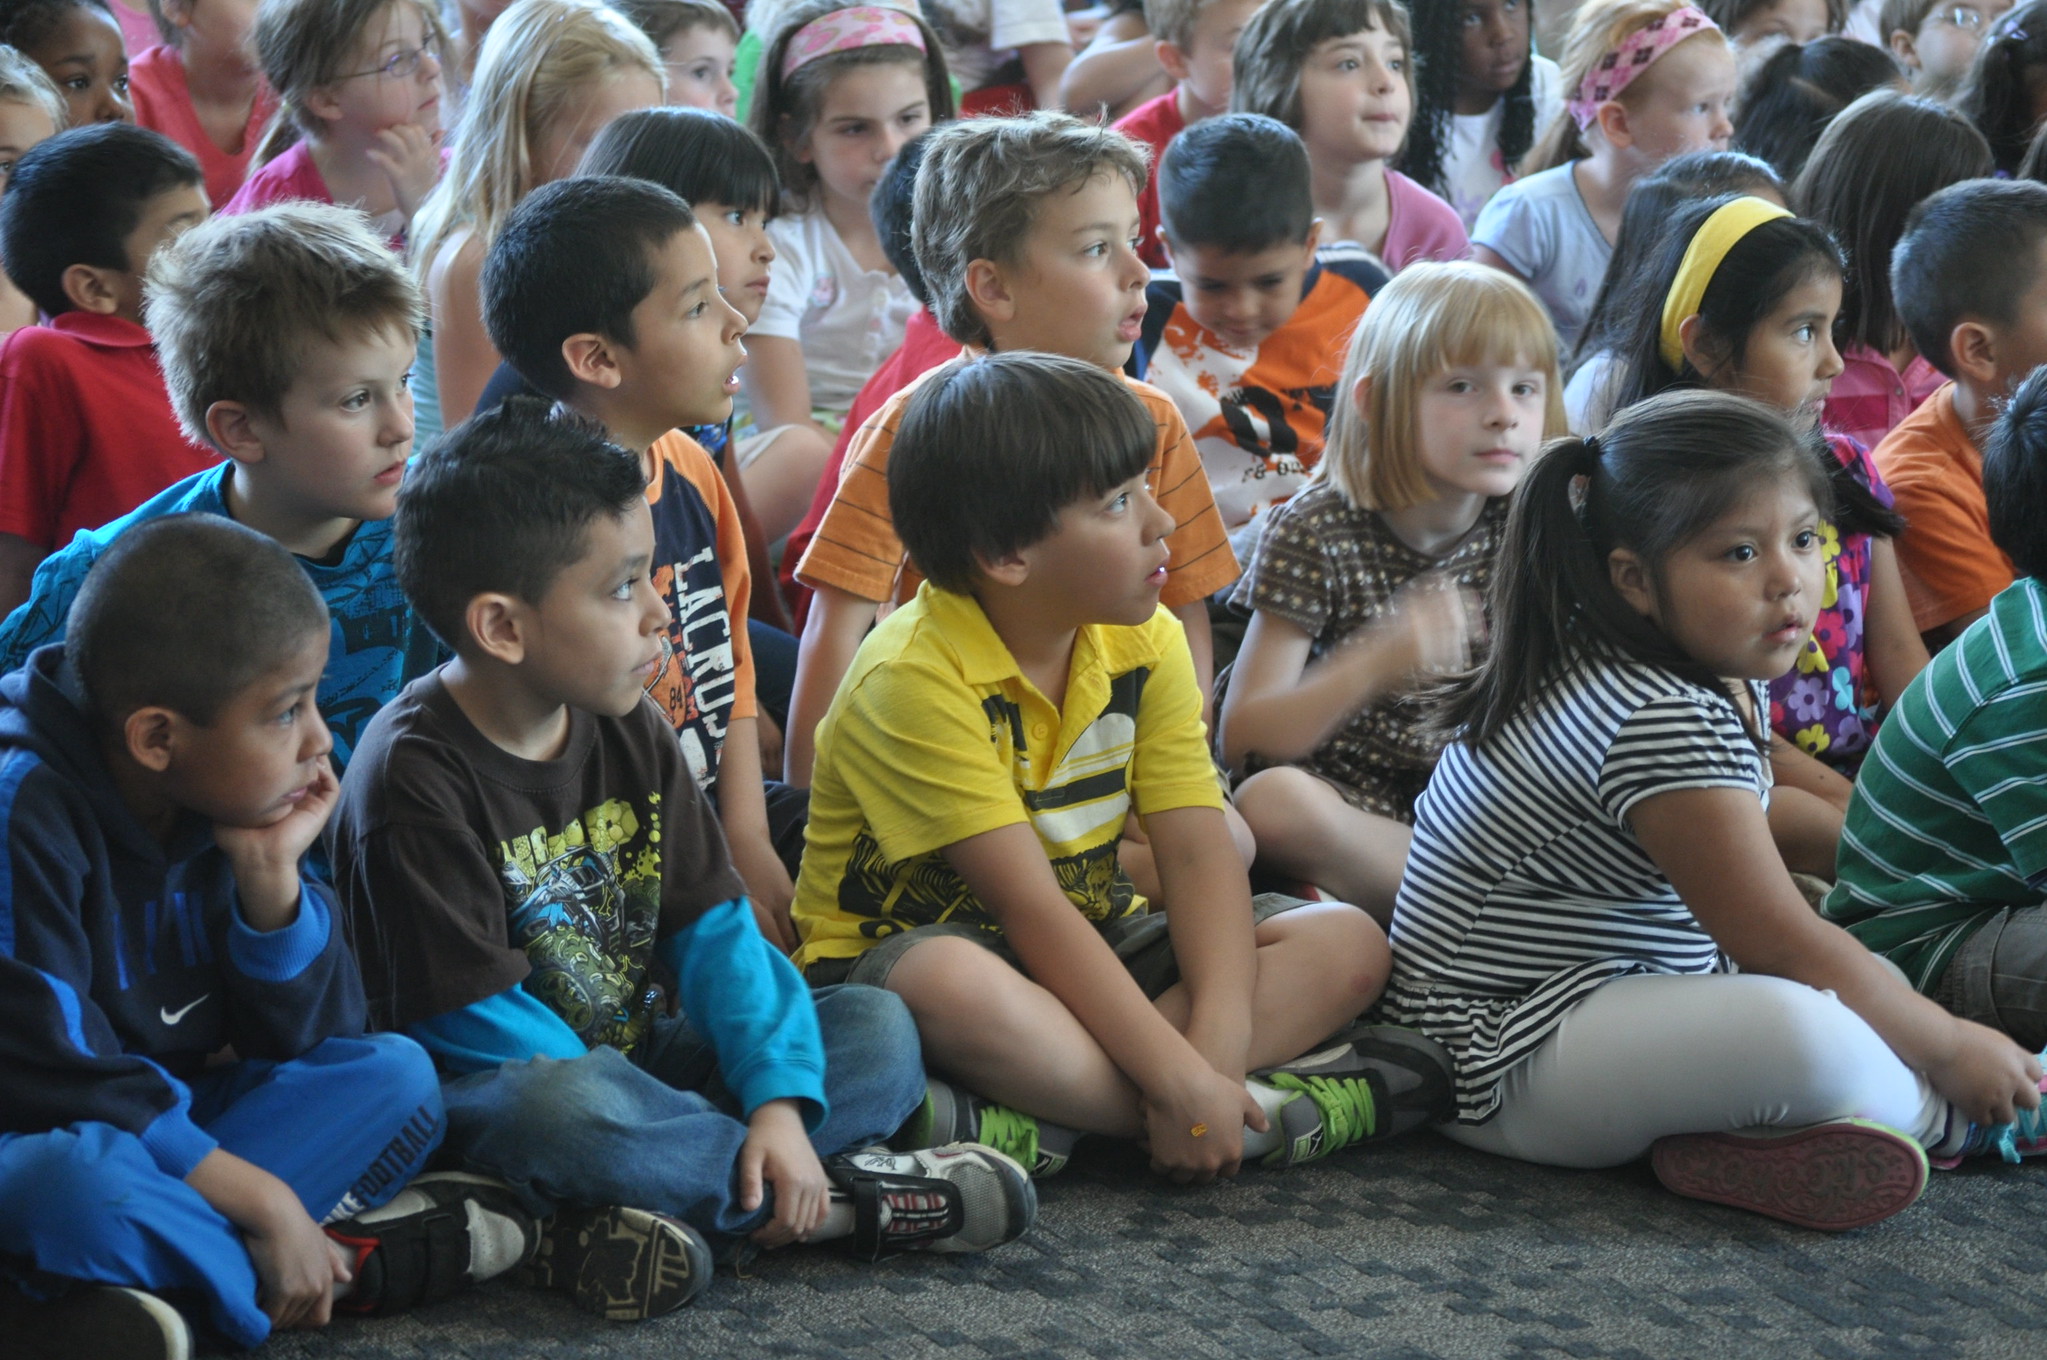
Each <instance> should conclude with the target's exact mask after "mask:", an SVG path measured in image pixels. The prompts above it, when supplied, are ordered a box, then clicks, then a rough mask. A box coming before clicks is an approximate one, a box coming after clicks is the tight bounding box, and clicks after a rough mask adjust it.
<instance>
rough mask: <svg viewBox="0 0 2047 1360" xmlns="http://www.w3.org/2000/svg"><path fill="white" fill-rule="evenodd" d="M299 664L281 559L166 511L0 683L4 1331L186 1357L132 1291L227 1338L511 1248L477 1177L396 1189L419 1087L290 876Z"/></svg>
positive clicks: (407, 1159)
mask: <svg viewBox="0 0 2047 1360" xmlns="http://www.w3.org/2000/svg"><path fill="white" fill-rule="evenodd" d="M326 661H327V609H326V606H325V605H324V604H323V603H322V602H321V599H320V596H319V593H318V592H317V591H315V590H314V589H313V587H312V585H311V584H310V583H309V582H308V581H307V580H306V577H305V575H304V573H303V572H301V571H300V570H299V568H298V566H297V564H296V563H295V562H294V561H293V559H292V556H291V554H290V553H288V552H286V551H285V550H284V549H283V548H282V547H280V546H278V545H277V544H276V543H275V542H273V541H271V540H270V539H268V538H265V537H264V536H263V535H261V534H258V533H256V532H254V531H252V530H249V529H245V528H242V527H240V526H238V525H236V524H233V523H231V522H230V521H227V520H224V519H220V518H218V517H214V516H206V515H184V516H172V517H168V518H165V519H161V520H157V521H155V522H153V523H150V524H146V525H142V526H139V527H137V528H136V529H134V530H133V531H131V532H130V533H128V534H125V535H123V536H122V538H121V539H120V540H119V541H118V542H117V543H115V544H114V545H113V546H112V547H111V548H109V549H108V550H107V552H106V553H105V554H104V555H103V556H102V557H101V558H100V560H99V562H98V564H97V565H96V566H95V567H94V569H93V570H92V572H91V573H90V574H89V575H88V576H87V577H86V580H85V584H84V587H83V589H81V590H80V592H79V595H78V599H77V602H76V603H75V604H74V605H73V607H72V610H71V616H70V626H69V638H68V641H67V642H66V643H64V644H61V645H57V646H51V647H45V648H42V649H41V650H39V651H37V652H35V653H34V654H33V655H32V656H31V657H30V658H29V661H28V664H27V665H26V666H25V667H24V668H22V669H21V670H18V671H16V672H14V673H13V674H12V675H9V676H7V677H6V679H5V680H4V681H0V1277H4V1278H0V1334H6V1335H9V1336H11V1337H13V1338H16V1339H18V1340H19V1341H20V1343H21V1344H22V1345H24V1346H26V1347H27V1348H28V1349H29V1352H30V1353H31V1354H38V1353H47V1354H50V1355H63V1356H85V1355H91V1356H95V1357H100V1356H177V1355H181V1354H184V1353H186V1352H187V1351H188V1350H189V1346H190V1337H189V1333H188V1330H187V1327H186V1324H185V1323H184V1321H183V1320H182V1318H181V1316H180V1314H179V1313H178V1312H177V1311H175V1310H174V1309H173V1308H172V1307H171V1306H170V1304H169V1303H167V1302H166V1300H165V1299H163V1298H159V1297H157V1295H158V1294H167V1295H169V1296H170V1298H171V1299H172V1300H174V1301H175V1302H177V1303H178V1304H180V1305H185V1304H187V1303H189V1304H191V1305H193V1306H194V1307H196V1308H197V1309H199V1310H201V1312H202V1315H203V1317H204V1318H205V1319H206V1320H207V1321H210V1322H211V1323H212V1325H213V1326H214V1327H215V1328H217V1329H218V1331H219V1332H220V1333H221V1334H223V1335H224V1336H225V1337H226V1338H227V1339H228V1340H229V1341H232V1342H234V1343H237V1344H239V1345H243V1346H252V1345H255V1344H256V1343H258V1342H260V1341H262V1340H263V1339H264V1337H265V1336H267V1335H268V1334H269V1332H270V1330H271V1328H272V1327H273V1326H285V1327H291V1326H318V1325H321V1324H324V1323H325V1322H326V1321H327V1320H328V1316H329V1313H330V1311H331V1310H332V1309H333V1308H334V1307H335V1306H336V1300H337V1298H342V1299H345V1300H346V1301H345V1302H344V1303H343V1304H342V1305H341V1306H343V1307H345V1308H352V1309H354V1310H358V1311H386V1310H388V1309H390V1308H393V1307H399V1306H404V1305H405V1304H408V1303H412V1302H418V1301H421V1300H422V1299H423V1298H425V1297H429V1296H432V1295H433V1294H436V1293H443V1292H446V1290H447V1288H449V1287H452V1285H454V1284H456V1283H460V1282H461V1281H462V1280H463V1279H466V1278H478V1277H480V1276H481V1275H484V1274H489V1273H494V1272H495V1271H496V1270H497V1269H502V1268H504V1267H506V1266H509V1265H511V1264H513V1263H514V1262H516V1261H517V1260H518V1259H519V1258H520V1257H522V1256H524V1255H526V1254H527V1253H528V1251H529V1250H530V1249H531V1248H532V1246H533V1243H532V1240H531V1238H532V1231H533V1229H532V1224H531V1222H530V1220H527V1219H526V1218H524V1216H523V1215H521V1214H520V1212H519V1211H518V1209H517V1206H516V1204H515V1203H514V1202H512V1201H511V1200H510V1198H509V1196H508V1193H507V1192H506V1191H504V1190H503V1189H502V1188H498V1189H496V1190H495V1191H493V1190H492V1189H491V1188H490V1187H487V1186H484V1185H482V1184H480V1183H477V1182H476V1181H475V1180H474V1178H469V1179H465V1180H460V1181H454V1182H443V1183H440V1184H438V1185H435V1186H431V1187H428V1188H423V1189H416V1190H411V1191H406V1192H405V1198H404V1199H403V1200H402V1201H401V1200H400V1199H398V1198H395V1197H397V1196H398V1195H399V1192H400V1191H401V1189H403V1187H405V1185H406V1182H407V1181H408V1180H410V1179H411V1177H412V1173H413V1172H414V1171H416V1170H418V1169H419V1167H420V1166H421V1165H422V1164H423V1163H424V1160H425V1158H426V1157H427V1155H428V1154H429V1153H430V1152H432V1151H433V1149H434V1147H435V1146H436V1145H437V1144H438V1143H439V1142H440V1140H441V1135H442V1125H443V1110H442V1105H441V1100H440V1092H439V1090H438V1088H437V1086H436V1083H435V1081H434V1073H433V1067H432V1064H431V1062H430V1061H429V1060H428V1058H427V1056H426V1054H425V1053H423V1052H422V1051H421V1050H420V1048H419V1047H418V1045H416V1044H414V1043H412V1042H411V1041H410V1040H407V1039H404V1038H401V1037H399V1036H396V1035H388V1034H379V1035H365V1034H364V1033H363V1020H364V1004H363V995H362V983H361V980H360V977H359V975H358V973H357V971H356V967H355V962H354V960H353V958H352V957H351V956H350V954H349V952H348V950H347V948H346V945H345V944H344V942H343V939H342V932H341V930H340V923H339V921H338V920H337V919H336V917H335V913H334V910H333V908H332V906H331V904H330V901H329V898H328V896H327V893H326V891H325V890H324V889H322V888H320V887H319V886H317V885H316V884H314V883H312V882H310V881H308V880H306V879H304V878H302V877H301V874H300V867H299V861H300V857H301V856H302V855H303V854H304V852H305V851H306V849H307V848H308V847H309V846H310V845H312V843H313V841H314V838H315V837H316V836H317V835H318V834H319V832H320V828H321V826H322V825H323V824H324V823H325V822H326V820H327V814H328V812H329V811H330V810H331V809H332V807H333V805H334V801H335V798H336V796H337V794H338V791H339V790H338V787H337V784H336V781H335V778H334V773H333V771H332V769H331V767H330V766H329V764H328V760H327V753H328V751H329V749H330V748H331V746H332V745H333V742H332V740H331V739H330V738H329V736H328V734H327V728H326V725H325V724H324V723H323V722H322V721H321V720H320V715H319V711H318V710H317V709H316V708H315V707H314V691H315V688H316V687H317V685H318V682H319V678H320V672H321V669H322V667H324V666H325V664H326ZM378 1206H386V1207H385V1208H384V1209H381V1210H380V1209H379V1208H378ZM343 1220H353V1221H343ZM323 1221H324V1222H328V1223H330V1224H332V1225H333V1227H332V1229H331V1231H329V1232H323V1231H322V1229H321V1227H320V1224H321V1223H322V1222H323ZM471 1228H488V1229H490V1230H491V1231H488V1232H479V1233H476V1234H475V1235H474V1238H473V1240H472V1234H471V1232H470V1229H471ZM493 1236H495V1238H496V1240H495V1242H494V1244H486V1243H485V1242H484V1240H483V1239H485V1238H488V1237H493ZM493 1252H495V1259H494V1260H487V1259H485V1258H489V1257H491V1256H492V1255H493ZM429 1276H431V1277H433V1278H432V1279H431V1281H430V1280H429V1278H428V1277H429ZM80 1284H92V1285H100V1286H113V1288H98V1289H90V1288H88V1289H80V1288H78V1287H76V1286H78V1285H80ZM143 1291H147V1292H143Z"/></svg>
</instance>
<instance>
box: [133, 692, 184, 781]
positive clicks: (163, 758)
mask: <svg viewBox="0 0 2047 1360" xmlns="http://www.w3.org/2000/svg"><path fill="white" fill-rule="evenodd" d="M177 723H178V717H177V714H175V713H173V712H171V711H170V710H169V709H167V708H138V709H136V710H135V711H134V712H133V713H130V714H129V715H128V720H127V721H126V722H124V723H122V724H121V745H122V746H123V747H125V748H126V750H127V752H128V758H129V759H130V760H132V761H134V762H135V763H136V764H137V765H140V766H141V767H142V768H143V769H145V770H151V771H154V772H155V773H157V774H162V773H163V772H164V771H165V770H168V769H169V768H170V767H171V750H172V747H173V746H174V745H175V744H176V743H175V731H176V728H177Z"/></svg>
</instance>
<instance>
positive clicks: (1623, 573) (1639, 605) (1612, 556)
mask: <svg viewBox="0 0 2047 1360" xmlns="http://www.w3.org/2000/svg"><path fill="white" fill-rule="evenodd" d="M1606 575H1607V579H1608V580H1610V581H1612V582H1613V588H1614V591H1615V593H1617V594H1618V595H1619V596H1620V597H1621V598H1622V599H1623V600H1625V601H1627V604H1628V607H1629V608H1630V609H1632V610H1634V611H1635V612H1636V613H1637V614H1641V615H1643V616H1644V617H1646V618H1651V619H1654V618H1655V617H1656V592H1655V591H1654V590H1652V589H1651V588H1650V585H1649V569H1648V568H1647V567H1645V566H1643V565H1642V559H1641V558H1639V557H1637V556H1635V552H1634V549H1632V548H1615V549H1614V550H1613V551H1612V552H1610V553H1608V554H1607V555H1606Z"/></svg>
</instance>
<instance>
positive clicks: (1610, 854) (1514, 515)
mask: <svg viewBox="0 0 2047 1360" xmlns="http://www.w3.org/2000/svg"><path fill="white" fill-rule="evenodd" d="M1831 499H1832V497H1831V484H1830V480H1829V478H1828V476H1827V473H1826V471H1825V470H1824V469H1823V468H1822V467H1821V466H1820V463H1819V459H1818V458H1817V456H1816V455H1815V454H1814V453H1813V451H1812V450H1811V447H1810V445H1809V444H1808V443H1807V442H1805V441H1804V440H1803V439H1801V438H1800V436H1799V434H1798V433H1797V431H1796V430H1794V428H1793V427H1792V425H1791V424H1790V423H1789V422H1788V421H1786V420H1785V419H1784V417H1783V416H1781V415H1779V414H1777V413H1776V412H1774V411H1772V410H1770V409H1768V408H1767V407H1764V406H1762V405H1760V404H1758V403H1755V402H1752V401H1749V400H1747V399H1745V398H1740V397H1735V396H1732V395H1727V394H1722V393H1712V392H1702V391H1687V392H1674V393H1669V394H1666V395H1664V396H1659V397H1655V398H1651V399H1650V400H1648V401H1646V402H1643V403H1641V404H1639V405H1636V406H1634V407H1631V408H1629V409H1628V410H1626V411H1624V412H1622V413H1621V414H1620V415H1619V416H1618V417H1616V418H1615V420H1614V421H1613V423H1612V424H1611V425H1610V426H1609V427H1608V429H1607V430H1606V432H1605V433H1604V434H1603V435H1601V436H1600V437H1598V438H1596V439H1584V440H1579V439H1568V440H1564V441H1561V442H1559V443H1557V444H1554V445H1552V446H1550V448H1549V449H1548V450H1547V451H1546V452H1545V453H1544V454H1543V456H1542V457H1541V458H1540V459H1539V460H1538V461H1537V463H1536V465H1535V467H1534V468H1533V469H1532V470H1531V472H1530V473H1529V475H1528V477H1527V478H1526V479H1525V480H1524V481H1523V483H1522V485H1521V488H1520V490H1519V492H1518V493H1517V494H1516V497H1515V501H1514V504H1513V508H1512V510H1511V512H1510V515H1509V519H1508V524H1507V531H1506V539H1505V542H1504V544H1503V547H1502V550H1501V559H1500V560H1501V562H1502V563H1511V564H1512V568H1511V569H1510V570H1503V571H1501V572H1500V573H1498V574H1496V575H1495V576H1494V577H1493V583H1492V608H1491V618H1492V623H1493V630H1494V631H1493V644H1492V650H1491V652H1490V653H1489V654H1488V656H1487V658H1486V660H1485V661H1484V662H1483V663H1482V664H1481V665H1480V666H1479V667H1478V668H1477V669H1476V670H1475V671H1473V672H1470V673H1469V674H1468V675H1466V676H1465V677H1463V678H1462V679H1460V680H1459V681H1458V682H1457V683H1456V684H1455V685H1454V686H1453V687H1452V688H1451V689H1450V690H1449V692H1448V693H1447V695H1446V696H1445V699H1444V702H1443V705H1442V707H1441V708H1440V710H1439V712H1440V714H1441V718H1440V721H1441V722H1442V724H1443V726H1444V728H1445V730H1446V731H1449V732H1452V733H1455V734H1456V736H1457V740H1456V741H1455V742H1454V743H1453V744H1451V745H1450V746H1449V747H1448V749H1447V750H1446V751H1445V753H1444V755H1443V757H1442V759H1441V761H1440V762H1439V763H1438V765H1437V767H1436V771H1435V774H1434V776H1433V777H1432V778H1431V779H1430V781H1429V785H1428V788H1427V789H1426V790H1425V791H1424V792H1423V794H1422V797H1421V799H1420V801H1419V803H1418V804H1417V807H1416V816H1415V829H1414V841H1413V845H1412V848H1411V850H1410V852H1409V856H1408V862H1407V873H1406V877H1405V879H1404V881H1403V883H1402V885H1401V888H1400V894H1399V898H1398V900H1397V903H1396V905H1395V908H1394V919H1393V930H1392V941H1393V950H1394V971H1393V979H1392V982H1391V984H1390V985H1389V987H1388V989H1387V992H1386V996H1385V999H1384V1001H1383V1002H1382V1005H1383V1007H1384V1009H1385V1010H1386V1011H1387V1012H1388V1015H1389V1018H1391V1019H1393V1020H1394V1021H1396V1022H1398V1023H1405V1024H1411V1025H1414V1026H1416V1027H1418V1028H1420V1029H1421V1030H1422V1031H1424V1032H1425V1033H1426V1034H1428V1035H1429V1037H1431V1038H1433V1039H1435V1040H1437V1041H1438V1042H1439V1043H1441V1044H1443V1045H1444V1046H1445V1047H1446V1048H1447V1049H1448V1050H1449V1051H1450V1053H1451V1054H1452V1057H1453V1059H1454V1062H1455V1066H1456V1069H1457V1091H1458V1114H1457V1119H1456V1122H1455V1123H1453V1124H1451V1125H1448V1126H1446V1128H1445V1132H1447V1133H1448V1134H1449V1136H1450V1137H1452V1138H1453V1139H1455V1140H1456V1141H1458V1142H1460V1143H1464V1144H1466V1145H1468V1146H1471V1147H1475V1148H1479V1149H1482V1150H1484V1151H1488V1152H1495V1153H1499V1154H1501V1155H1504V1156H1511V1157H1519V1158H1522V1159H1524V1160H1527V1161H1533V1162H1541V1163H1546V1164H1549V1165H1555V1166H1573V1167H1597V1166H1614V1165H1619V1164H1621V1163H1624V1162H1629V1161H1632V1160H1634V1159H1635V1158H1637V1157H1640V1156H1642V1155H1643V1154H1644V1153H1653V1161H1654V1164H1655V1168H1656V1172H1657V1174H1658V1176H1659V1177H1660V1178H1661V1179H1662V1180H1663V1182H1664V1184H1665V1185H1667V1186H1669V1187H1670V1188H1671V1189H1673V1190H1676V1191H1677V1192H1678V1193H1680V1194H1686V1195H1691V1196H1694V1197H1697V1198H1701V1199H1709V1200H1715V1201H1719V1202H1721V1203H1726V1204H1733V1205H1737V1206H1740V1207H1742V1208H1746V1209H1752V1210H1755V1211H1758V1212H1761V1213H1765V1214H1770V1215H1772V1216H1774V1217H1777V1218H1782V1219H1785V1220H1788V1221H1790V1222H1793V1223H1799V1224H1803V1225H1806V1226H1809V1227H1815V1228H1826V1229H1840V1228H1850V1227H1858V1226H1861V1225H1863V1224H1866V1223H1873V1222H1875V1221H1877V1220H1879V1219H1882V1218H1885V1217H1888V1216H1889V1215H1891V1214H1894V1213H1896V1212H1898V1211H1899V1210H1901V1209H1903V1208H1905V1207H1906V1206H1907V1205H1909V1204H1911V1203H1912V1201H1913V1200H1914V1199H1916V1198H1917V1197H1918V1194H1919V1191H1920V1189H1921V1188H1922V1187H1923V1185H1924V1183H1925V1177H1926V1167H1927V1164H1928V1162H1927V1159H1928V1154H1931V1155H1932V1156H1933V1157H1934V1158H1936V1159H1937V1161H1939V1162H1941V1163H1943V1164H1947V1163H1950V1162H1951V1161H1952V1160H1953V1159H1957V1158H1959V1157H1960V1156H1962V1155H1965V1154H1967V1153H1970V1152H1975V1151H1981V1150H1985V1149H1987V1148H1989V1147H1991V1146H1994V1145H1996V1144H1997V1143H1998V1141H1999V1134H2000V1132H2001V1130H2000V1128H1999V1127H1998V1126H2001V1125H2005V1124H2009V1123H2011V1122H2013V1121H2014V1120H2015V1119H2021V1118H2023V1119H2024V1121H2025V1122H2024V1123H2023V1124H2022V1127H2021V1130H2020V1132H2021V1134H2022V1135H2023V1136H2027V1137H2033V1136H2035V1135H2036V1134H2037V1129H2036V1128H2035V1127H2034V1124H2033V1117H2032V1115H2031V1111H2033V1110H2034V1108H2035V1107H2037V1106H2038V1105H2039V1101H2040V1094H2039V1088H2040V1078H2041V1070H2040V1066H2039V1064H2038V1063H2037V1062H2035V1061H2034V1060H2033V1059H2032V1058H2031V1057H2029V1056H2028V1055H2027V1054H2026V1053H2025V1051H2024V1050H2022V1049H2020V1048H2019V1047H2018V1046H2017V1045H2015V1044H2014V1043H2012V1042H2011V1041H2010V1040H2009V1039H2007V1038H2005V1037H2004V1036H2003V1035H2001V1034H1998V1033H1996V1032H1995V1031H1993V1030H1990V1029H1987V1028H1985V1027H1983V1026H1981V1025H1976V1024H1972V1023H1970V1022H1968V1021H1964V1020H1959V1019H1957V1018H1956V1017H1954V1016H1951V1015H1949V1014H1947V1013H1946V1012H1945V1011H1943V1010H1942V1009H1941V1008H1940V1007H1939V1006H1936V1005H1934V1004H1933V1003H1932V1002H1930V1001H1928V1000H1926V999H1925V998H1923V997H1921V996H1919V995H1918V994H1917V993H1915V992H1913V991H1912V989H1911V988H1910V987H1908V986H1906V984H1905V983H1904V981H1903V979H1902V978H1900V977H1899V976H1898V975H1897V974H1896V973H1895V971H1893V970H1891V969H1889V968H1887V967H1886V966H1885V965H1884V964H1883V963H1882V962H1880V961H1879V960H1877V959H1876V958H1875V957H1874V956H1873V955H1871V954H1870V953H1869V952H1868V951H1867V950H1865V949H1864V948H1863V947H1862V946H1861V945H1860V944H1858V943H1857V942H1856V941H1855V940H1854V939H1853V938H1851V937H1850V936H1849V935H1848V934H1846V933H1845V932H1844V931H1842V930H1840V929H1839V928H1838V927H1835V926H1833V925H1830V924H1828V923H1827V922H1825V921H1822V920H1821V919H1820V918H1819V917H1818V916H1816V915H1815V914H1814V913H1813V912H1812V910H1811V909H1810V908H1809V907H1807V906H1806V904H1805V901H1804V899H1803V898H1802V897H1801V896H1800V894H1799V891H1798V889H1797V888H1796V887H1795V886H1794V885H1793V883H1792V881H1791V877H1790V875H1789V873H1788V872H1787V871H1786V869H1785V868H1784V864H1783V860H1782V858H1781V857H1780V856H1779V853H1778V851H1777V848H1776V845H1775V843H1774V841H1773V839H1772V835H1771V826H1770V822H1769V816H1768V812H1769V794H1770V774H1769V768H1770V767H1769V759H1768V754H1767V752H1768V745H1767V743H1768V737H1769V726H1768V716H1767V715H1768V712H1769V707H1768V703H1769V701H1768V697H1767V690H1766V686H1767V683H1768V682H1769V681H1770V680H1771V679H1773V678H1775V677H1776V676H1777V675H1779V674H1780V673H1782V672H1783V671H1785V670H1787V669H1789V668H1790V666H1791V665H1792V663H1793V661H1794V660H1795V659H1796V657H1797V655H1798V651H1799V648H1800V647H1801V646H1802V645H1803V643H1804V640H1805V637H1806V635H1807V633H1808V632H1809V631H1810V630H1811V627H1812V618H1813V613H1814V610H1815V609H1816V608H1817V607H1818V602H1819V599H1820V596H1821V592H1822V582H1823V579H1824V576H1823V555H1822V544H1821V536H1820V527H1819V526H1820V523H1821V520H1822V517H1823V516H1824V515H1825V514H1826V513H1827V512H1828V510H1829V509H1830V506H1831ZM1736 966H1738V967H1739V970H1740V971H1739V972H1736V971H1735V968H1736Z"/></svg>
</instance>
